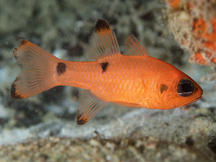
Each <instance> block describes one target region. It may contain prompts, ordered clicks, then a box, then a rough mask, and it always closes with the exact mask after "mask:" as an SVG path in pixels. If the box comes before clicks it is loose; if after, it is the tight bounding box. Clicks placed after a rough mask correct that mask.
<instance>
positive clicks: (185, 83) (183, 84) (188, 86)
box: [177, 79, 194, 97]
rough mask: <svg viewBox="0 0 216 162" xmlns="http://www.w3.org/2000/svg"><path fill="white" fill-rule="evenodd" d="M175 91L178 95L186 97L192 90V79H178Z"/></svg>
mask: <svg viewBox="0 0 216 162" xmlns="http://www.w3.org/2000/svg"><path fill="white" fill-rule="evenodd" d="M177 92H178V94H179V96H182V97H187V96H190V95H192V94H193V92H194V84H193V82H192V81H190V80H188V79H182V80H180V82H179V84H178V88H177Z"/></svg>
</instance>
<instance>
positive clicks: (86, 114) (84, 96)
mask: <svg viewBox="0 0 216 162" xmlns="http://www.w3.org/2000/svg"><path fill="white" fill-rule="evenodd" d="M78 102H79V103H78V111H77V124H79V125H83V124H85V123H87V122H88V121H89V120H90V119H91V118H94V117H95V115H97V114H98V113H99V112H100V111H101V110H102V108H103V107H104V106H106V104H107V103H108V102H106V101H104V100H101V99H99V98H98V97H97V96H95V95H94V94H92V93H91V91H89V90H85V89H84V90H81V92H80V93H79V99H78Z"/></svg>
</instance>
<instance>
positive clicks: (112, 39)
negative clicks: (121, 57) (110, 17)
mask: <svg viewBox="0 0 216 162" xmlns="http://www.w3.org/2000/svg"><path fill="white" fill-rule="evenodd" d="M87 52H88V55H89V56H90V57H93V58H95V59H97V60H98V59H100V58H102V57H106V56H110V55H116V54H120V49H119V45H118V42H117V39H116V36H115V33H114V32H113V31H111V29H110V27H109V24H108V23H107V22H106V21H105V20H102V19H98V21H97V23H96V25H95V31H94V33H93V34H92V36H91V39H90V41H89V46H88V49H87Z"/></svg>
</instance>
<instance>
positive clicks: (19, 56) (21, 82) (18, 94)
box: [11, 40, 58, 99]
mask: <svg viewBox="0 0 216 162" xmlns="http://www.w3.org/2000/svg"><path fill="white" fill-rule="evenodd" d="M13 53H14V57H15V59H16V60H17V62H18V63H19V64H20V65H21V67H22V73H21V74H20V75H19V76H18V77H17V78H16V79H15V81H14V82H13V84H12V85H11V97H12V98H14V99H24V98H28V97H31V96H34V95H36V94H38V93H40V92H43V91H45V90H48V89H50V88H52V87H54V86H56V85H55V79H54V77H53V69H54V68H53V63H54V62H56V60H58V59H57V58H56V57H55V56H53V55H52V54H50V53H48V52H46V51H45V50H43V49H42V48H40V47H39V46H37V45H35V44H33V43H31V42H29V41H26V40H22V41H21V43H20V46H19V47H17V48H14V51H13Z"/></svg>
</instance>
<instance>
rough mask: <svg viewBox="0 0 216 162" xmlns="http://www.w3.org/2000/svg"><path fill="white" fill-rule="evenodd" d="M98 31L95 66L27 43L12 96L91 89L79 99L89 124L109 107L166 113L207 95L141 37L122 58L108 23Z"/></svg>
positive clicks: (81, 120) (81, 117)
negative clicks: (143, 43)
mask: <svg viewBox="0 0 216 162" xmlns="http://www.w3.org/2000/svg"><path fill="white" fill-rule="evenodd" d="M95 31H96V32H95V33H94V34H93V36H92V39H91V41H90V46H89V53H90V54H96V56H97V55H100V56H99V57H97V59H96V61H92V62H72V61H65V60H60V59H58V58H56V57H55V56H53V55H51V54H50V53H48V52H46V51H44V50H43V49H41V48H40V47H38V46H37V45H35V44H33V43H31V42H28V41H25V40H23V41H22V42H21V45H20V46H19V47H18V48H15V50H14V55H15V57H16V59H17V61H18V62H19V64H20V65H21V66H22V68H23V72H22V73H21V75H20V76H18V77H17V79H16V80H15V81H14V83H13V84H12V88H11V96H12V97H13V98H15V99H23V98H27V97H30V96H33V95H35V94H37V93H40V92H43V91H45V90H47V89H50V88H52V87H55V86H59V85H64V86H74V87H79V88H83V89H86V90H88V91H84V92H83V93H81V95H80V99H79V100H80V101H79V106H78V115H77V123H78V124H85V123H86V122H87V121H88V120H89V119H90V118H92V117H94V116H95V115H96V114H97V113H98V112H99V111H100V110H101V109H102V108H103V107H104V106H105V105H106V104H107V103H108V102H114V103H118V104H122V105H126V106H130V107H143V108H150V109H161V110H164V109H172V108H176V107H180V106H183V105H186V104H189V103H192V102H194V101H196V100H198V99H200V98H201V96H202V89H201V87H200V86H199V85H198V84H197V83H196V82H195V81H194V80H193V79H191V78H190V77H189V76H187V75H186V74H184V73H183V72H181V71H180V70H178V69H177V68H175V67H174V66H172V65H170V64H168V63H165V62H163V61H161V60H158V59H156V58H153V57H150V56H148V53H147V51H146V49H145V48H144V47H142V46H141V45H140V44H139V42H138V41H137V40H136V38H135V37H133V36H130V37H128V38H127V40H126V42H125V49H126V50H127V52H126V54H127V55H122V54H120V50H119V47H118V43H117V41H116V38H115V35H114V33H113V32H112V31H111V30H110V28H109V25H108V24H107V23H106V22H105V21H104V20H98V22H97V24H96V27H95Z"/></svg>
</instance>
